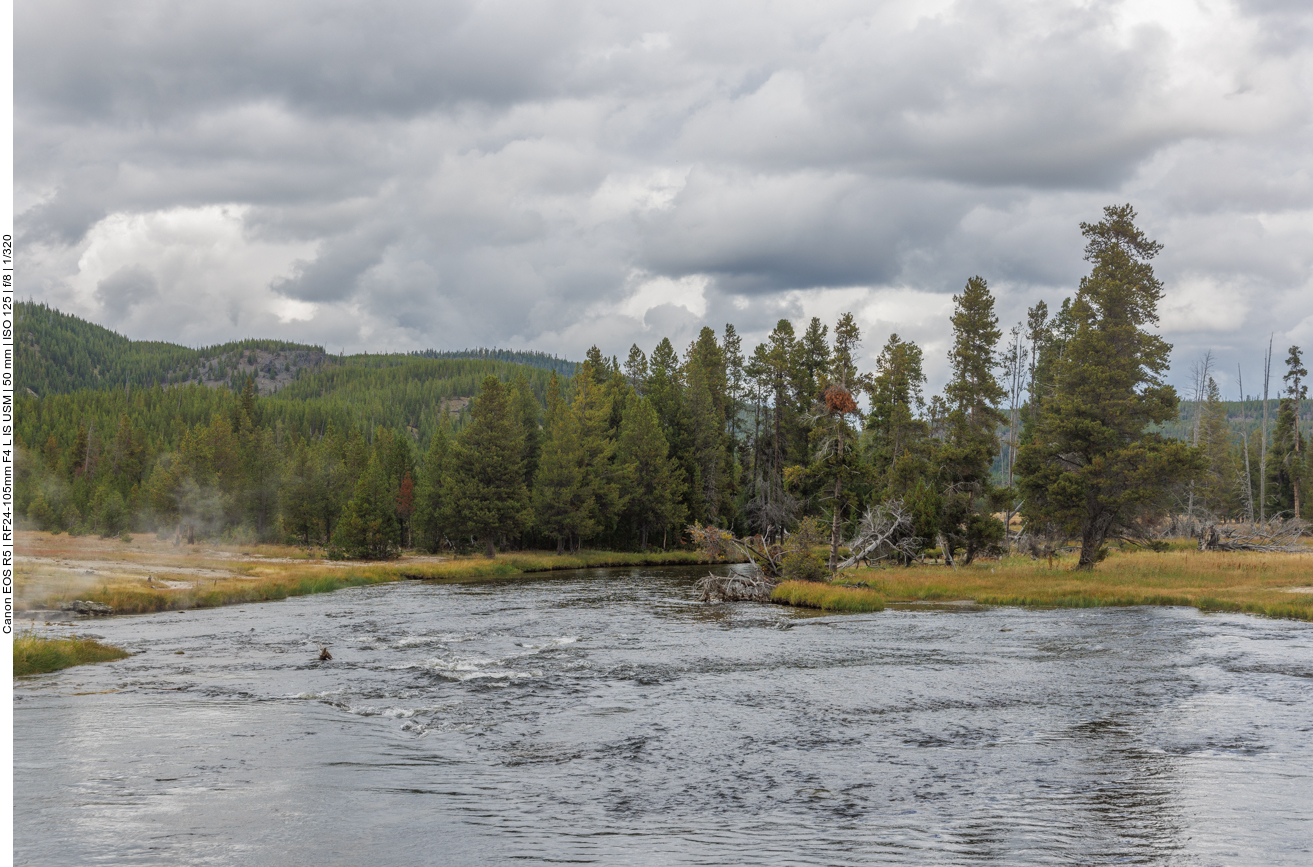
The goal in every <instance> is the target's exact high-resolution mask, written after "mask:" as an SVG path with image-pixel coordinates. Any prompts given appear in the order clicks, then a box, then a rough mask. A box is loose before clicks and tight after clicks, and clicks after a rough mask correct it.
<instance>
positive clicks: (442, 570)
mask: <svg viewBox="0 0 1313 867" xmlns="http://www.w3.org/2000/svg"><path fill="white" fill-rule="evenodd" d="M708 562H710V561H708V560H707V559H706V558H705V557H703V556H701V555H700V554H699V553H698V552H696V551H666V552H657V551H650V552H648V553H646V554H644V553H630V552H625V551H580V552H579V553H578V554H559V555H558V554H553V553H549V552H543V551H527V552H513V553H509V554H498V555H497V558H496V559H495V560H488V559H487V558H484V557H468V558H467V557H461V558H458V559H453V560H444V561H442V562H415V563H409V564H408V563H406V562H405V561H399V562H396V563H388V564H384V565H381V566H379V567H375V568H382V569H389V570H394V571H397V572H398V573H399V575H400V577H403V578H422V579H425V580H449V581H473V580H479V579H495V578H514V577H516V576H517V575H532V574H535V573H541V572H559V571H565V570H571V569H604V568H609V567H616V568H624V567H632V566H696V565H698V564H704V563H708Z"/></svg>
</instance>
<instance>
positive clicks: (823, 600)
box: [770, 581, 884, 612]
mask: <svg viewBox="0 0 1313 867" xmlns="http://www.w3.org/2000/svg"><path fill="white" fill-rule="evenodd" d="M770 601H772V602H777V603H779V604H781V605H793V606H795V607H798V608H818V609H820V610H821V611H859V612H860V611H883V610H884V599H883V598H882V597H881V596H880V594H879V593H877V592H876V591H874V590H870V589H867V588H865V587H845V586H842V585H838V584H820V583H817V582H815V581H785V582H784V583H782V584H780V585H779V586H778V587H776V588H775V590H774V591H772V592H771V595H770Z"/></svg>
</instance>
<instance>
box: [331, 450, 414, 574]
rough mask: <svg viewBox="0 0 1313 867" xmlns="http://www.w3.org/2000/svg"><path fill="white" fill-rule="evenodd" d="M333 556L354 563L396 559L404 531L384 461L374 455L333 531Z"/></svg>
mask: <svg viewBox="0 0 1313 867" xmlns="http://www.w3.org/2000/svg"><path fill="white" fill-rule="evenodd" d="M333 548H334V551H333V554H334V555H335V556H341V557H347V558H350V559H353V560H382V559H386V558H388V557H395V556H396V555H397V554H398V553H399V551H400V548H401V528H400V527H399V526H398V525H397V516H396V505H395V503H394V500H393V496H392V492H391V486H390V485H389V484H388V479H387V473H386V470H385V468H384V466H383V461H382V460H381V459H380V458H379V455H378V454H377V453H375V454H374V455H372V456H371V458H370V461H369V464H368V466H367V467H366V469H365V472H364V474H363V475H362V476H361V477H360V479H359V481H357V482H356V487H355V492H354V493H353V494H352V496H351V499H350V500H349V501H348V502H347V504H346V508H345V509H343V510H342V518H341V520H340V521H338V523H337V528H336V529H335V530H334V531H333Z"/></svg>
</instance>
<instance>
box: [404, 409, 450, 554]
mask: <svg viewBox="0 0 1313 867" xmlns="http://www.w3.org/2000/svg"><path fill="white" fill-rule="evenodd" d="M450 450H451V433H450V428H449V427H448V425H447V423H446V421H445V420H444V422H443V424H442V425H441V426H440V427H439V428H438V430H437V432H436V433H435V434H434V435H433V439H432V440H430V441H429V449H428V451H427V452H426V453H425V454H424V463H423V464H421V465H420V468H419V480H418V481H417V482H416V484H415V511H414V514H413V516H412V517H411V526H412V532H413V533H414V535H415V537H416V541H418V543H419V545H420V547H422V548H423V549H424V550H425V551H428V552H429V553H430V554H436V553H437V552H438V551H439V550H440V549H441V548H442V542H443V538H444V536H445V535H446V534H445V523H444V521H445V518H446V509H445V507H444V502H443V499H442V492H443V489H444V486H445V481H446V471H447V456H448V454H449V452H450Z"/></svg>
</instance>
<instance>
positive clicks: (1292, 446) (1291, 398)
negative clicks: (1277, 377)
mask: <svg viewBox="0 0 1313 867" xmlns="http://www.w3.org/2000/svg"><path fill="white" fill-rule="evenodd" d="M1302 356H1303V353H1302V352H1301V351H1300V349H1299V347H1298V346H1292V347H1290V355H1289V357H1287V358H1286V374H1285V376H1283V377H1282V381H1284V382H1285V383H1286V393H1285V394H1284V395H1282V397H1281V402H1280V404H1279V406H1278V409H1277V423H1276V427H1275V428H1274V430H1273V432H1272V457H1273V461H1272V463H1271V469H1272V474H1273V479H1272V481H1273V486H1272V491H1273V494H1272V496H1273V497H1274V498H1275V500H1276V502H1275V503H1274V505H1275V506H1276V510H1278V511H1287V510H1288V511H1290V512H1291V513H1292V514H1293V515H1294V516H1295V517H1297V518H1298V517H1301V516H1302V515H1303V506H1304V503H1303V496H1302V494H1303V486H1302V484H1301V482H1302V481H1303V478H1304V475H1305V466H1304V465H1305V462H1306V461H1305V455H1304V452H1305V448H1304V436H1303V434H1302V433H1301V432H1300V429H1299V408H1300V404H1301V402H1302V401H1303V400H1305V399H1306V398H1307V397H1308V386H1306V385H1304V384H1303V382H1304V379H1305V378H1306V377H1307V376H1308V371H1307V370H1305V369H1304V364H1303V357H1302Z"/></svg>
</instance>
